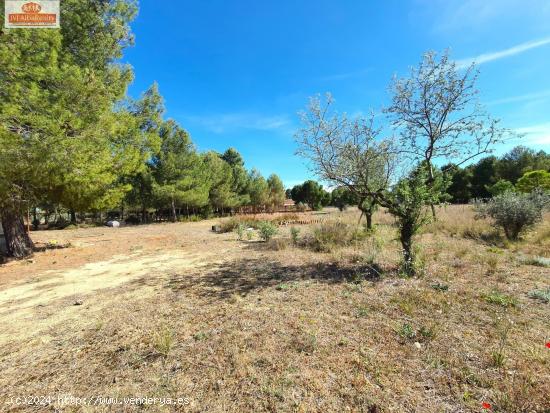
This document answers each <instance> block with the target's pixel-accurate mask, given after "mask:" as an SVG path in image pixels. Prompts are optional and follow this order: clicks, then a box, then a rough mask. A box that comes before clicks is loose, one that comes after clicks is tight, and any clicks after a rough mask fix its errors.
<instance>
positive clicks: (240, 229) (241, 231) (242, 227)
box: [235, 223, 246, 241]
mask: <svg viewBox="0 0 550 413" xmlns="http://www.w3.org/2000/svg"><path fill="white" fill-rule="evenodd" d="M245 230H246V227H245V225H244V224H243V223H240V224H239V225H237V228H235V231H236V232H237V237H238V239H239V241H242V240H243V237H244V232H245Z"/></svg>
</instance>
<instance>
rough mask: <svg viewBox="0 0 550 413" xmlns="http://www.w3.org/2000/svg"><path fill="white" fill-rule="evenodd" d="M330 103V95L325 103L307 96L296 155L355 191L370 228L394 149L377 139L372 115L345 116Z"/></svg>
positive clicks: (325, 176)
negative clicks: (335, 110) (333, 108)
mask: <svg viewBox="0 0 550 413" xmlns="http://www.w3.org/2000/svg"><path fill="white" fill-rule="evenodd" d="M332 105H333V99H332V96H331V95H330V94H327V95H326V98H325V100H324V102H323V101H321V99H320V98H319V97H315V98H311V99H310V102H309V105H308V110H307V111H306V112H303V113H301V120H302V125H303V126H302V128H301V129H300V130H299V131H298V133H297V134H296V141H297V143H298V150H297V154H298V155H300V156H302V157H304V158H306V159H308V160H309V161H311V165H310V166H311V167H312V170H313V172H314V173H315V174H316V175H317V176H318V177H320V178H321V179H323V180H325V181H328V182H330V183H333V184H335V185H338V186H344V187H346V188H348V189H349V190H350V191H351V192H352V193H354V194H355V195H356V196H357V198H358V200H359V208H360V210H361V212H362V214H361V216H362V215H363V214H364V215H366V217H367V226H368V228H371V227H372V214H373V212H374V206H375V205H377V204H379V203H380V198H381V197H382V194H383V192H384V191H385V190H386V189H387V188H388V186H389V184H390V181H391V179H392V174H393V172H394V169H393V166H394V162H393V159H394V152H395V150H394V148H393V145H392V142H391V141H390V140H383V139H380V129H377V128H375V126H374V122H373V117H372V116H371V117H369V118H364V117H357V118H355V119H348V117H347V116H346V115H345V114H338V113H336V112H334V111H332Z"/></svg>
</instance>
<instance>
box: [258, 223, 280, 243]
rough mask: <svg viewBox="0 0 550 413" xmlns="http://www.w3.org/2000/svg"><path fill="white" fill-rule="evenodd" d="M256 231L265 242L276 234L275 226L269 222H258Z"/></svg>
mask: <svg viewBox="0 0 550 413" xmlns="http://www.w3.org/2000/svg"><path fill="white" fill-rule="evenodd" d="M258 231H259V233H260V238H261V239H262V240H264V241H265V242H267V241H269V240H270V239H271V238H273V236H274V235H275V234H277V227H276V226H275V225H273V224H272V223H271V222H267V221H263V222H260V223H259V224H258Z"/></svg>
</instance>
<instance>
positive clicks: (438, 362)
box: [0, 207, 550, 412]
mask: <svg viewBox="0 0 550 413" xmlns="http://www.w3.org/2000/svg"><path fill="white" fill-rule="evenodd" d="M459 208H462V209H459ZM464 208H466V207H456V208H455V209H450V210H449V211H445V212H444V213H443V215H442V217H443V218H441V221H440V222H438V223H436V224H433V225H432V226H430V227H429V228H428V229H427V230H426V231H425V232H424V233H423V234H422V235H421V236H420V237H419V240H420V241H421V243H422V246H423V247H422V255H423V257H424V260H425V267H426V268H425V275H424V276H422V277H419V278H415V279H405V278H402V277H400V276H399V274H398V272H397V266H398V258H399V246H398V244H397V242H396V241H395V234H394V232H395V230H394V228H393V227H392V226H391V220H389V218H388V217H387V216H385V215H384V214H382V213H380V214H378V216H377V222H378V223H380V225H379V227H378V229H377V230H376V232H375V234H374V235H373V236H372V237H371V238H369V239H367V240H366V241H364V242H362V243H361V244H357V245H355V246H353V247H349V248H343V249H334V250H333V251H330V252H324V253H319V252H314V251H311V250H310V249H307V248H301V247H297V246H292V245H291V243H290V242H289V228H288V227H283V228H280V230H279V234H278V235H277V239H278V240H280V241H277V240H275V241H274V242H271V243H263V242H260V241H258V240H257V239H255V240H252V241H247V240H244V241H238V240H237V239H236V234H235V233H226V234H215V233H213V232H211V231H210V228H211V226H212V225H214V224H215V223H218V222H219V220H210V221H203V222H197V223H177V224H152V225H144V226H134V227H123V228H106V227H105V228H88V229H77V230H63V231H39V232H35V233H33V234H32V236H33V239H34V240H35V241H36V242H37V243H38V244H39V245H42V244H45V243H50V244H55V245H59V244H64V243H70V244H71V247H69V248H65V249H51V250H46V251H44V252H39V253H36V254H35V256H34V257H32V258H31V259H29V260H23V261H16V262H10V263H8V264H6V265H3V266H0V372H1V374H0V406H2V407H0V411H10V412H12V411H13V412H19V411H21V412H23V411H32V412H41V411H44V412H54V411H59V412H80V411H82V412H96V411H97V412H103V411H109V412H111V411H113V412H127V411H128V412H130V411H132V412H133V411H154V412H156V411H160V412H171V411H185V412H187V411H193V412H206V411H208V412H230V411H231V412H245V411H246V412H248V411H273V412H275V411H288V412H310V411H311V412H329V411H335V412H336V411H337V412H340V411H350V412H386V411H388V412H479V411H484V410H485V411H486V409H484V407H483V406H487V405H484V404H483V403H488V405H490V406H491V411H518V412H519V411H526V412H527V411H533V412H550V398H549V397H548V395H549V394H550V348H547V347H546V343H548V342H550V304H548V303H544V302H543V301H541V300H536V299H533V298H531V297H530V296H529V293H530V292H531V291H533V290H536V289H543V288H549V287H550V268H548V267H543V266H536V265H532V263H530V262H529V261H528V260H526V259H525V257H531V256H540V257H546V258H548V257H550V242H549V237H548V234H550V231H549V227H550V225H549V222H548V220H547V222H545V224H544V225H543V226H542V227H541V229H540V230H539V231H538V232H535V233H532V234H531V235H530V238H529V239H528V240H525V241H523V242H522V243H520V244H517V245H507V244H505V243H503V245H500V243H502V241H498V240H497V241H491V242H489V241H487V240H486V239H484V238H483V237H481V238H476V236H475V234H476V231H477V234H478V235H479V233H480V232H482V231H490V229H489V228H488V227H487V226H485V227H479V225H480V224H478V223H475V222H474V221H473V220H472V219H471V213H470V211H468V210H466V209H464ZM305 217H306V218H307V217H308V215H307V214H306V215H305ZM309 218H311V216H309ZM322 218H323V219H326V220H331V219H332V220H334V219H345V220H349V221H350V222H352V221H354V222H355V221H356V219H357V218H358V216H357V213H356V212H355V211H350V212H348V213H344V214H340V213H336V212H334V211H332V212H331V213H330V214H328V215H323V216H322ZM463 222H464V223H463ZM300 228H301V235H304V234H306V233H308V232H309V231H311V227H310V226H300ZM366 255H368V256H369V259H365V256H366ZM70 397H73V398H72V399H71V398H70ZM125 397H126V398H129V397H136V398H143V397H150V398H157V399H152V400H143V399H142V400H130V399H124V398H125ZM166 398H171V400H170V401H168V400H167V399H166ZM178 398H180V399H181V400H178V401H177V402H176V400H177V399H178ZM168 402H170V403H173V404H170V405H167V404H164V405H163V403H168Z"/></svg>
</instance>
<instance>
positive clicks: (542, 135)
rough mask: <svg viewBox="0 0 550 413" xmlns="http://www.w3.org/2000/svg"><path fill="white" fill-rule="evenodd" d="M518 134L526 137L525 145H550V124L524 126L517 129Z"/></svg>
mask: <svg viewBox="0 0 550 413" xmlns="http://www.w3.org/2000/svg"><path fill="white" fill-rule="evenodd" d="M515 132H516V133H519V134H521V135H524V138H523V140H525V141H526V142H525V143H530V144H532V145H550V122H546V123H539V124H537V125H531V126H524V127H521V128H517V129H515Z"/></svg>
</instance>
